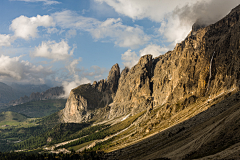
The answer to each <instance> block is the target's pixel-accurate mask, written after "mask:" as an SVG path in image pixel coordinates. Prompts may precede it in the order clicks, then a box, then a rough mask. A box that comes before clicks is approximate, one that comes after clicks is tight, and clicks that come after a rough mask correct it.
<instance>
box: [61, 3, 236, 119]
mask: <svg viewBox="0 0 240 160" xmlns="http://www.w3.org/2000/svg"><path fill="white" fill-rule="evenodd" d="M239 15H240V11H239V7H237V8H235V9H233V10H232V11H231V13H230V14H229V15H228V16H226V17H225V18H223V19H222V20H220V21H218V22H217V23H215V24H212V25H209V26H207V27H204V26H198V27H196V24H195V25H194V26H193V30H192V31H191V33H190V34H189V35H188V36H187V37H186V39H185V40H184V41H182V42H181V43H179V44H177V45H176V47H175V48H174V50H173V51H169V52H167V53H166V54H164V55H161V56H159V57H156V58H152V56H151V55H146V56H143V57H141V58H140V60H139V62H138V64H137V65H135V66H134V67H133V68H131V69H127V68H126V69H124V70H123V71H122V73H121V75H120V79H119V67H118V65H117V64H116V65H114V66H113V67H112V69H111V71H110V72H109V76H108V79H107V80H105V81H104V80H101V81H99V82H94V83H93V84H87V85H82V86H79V87H78V88H76V89H74V90H72V92H71V94H70V97H69V99H68V102H67V105H66V108H65V109H64V111H63V115H64V121H65V122H69V121H70V122H82V121H86V120H89V119H92V118H94V117H95V116H98V115H97V112H96V111H95V110H96V109H97V108H104V107H105V110H106V112H105V116H104V117H105V118H106V119H113V118H116V117H119V116H123V115H127V114H129V113H130V114H131V115H134V114H136V113H138V112H141V111H143V110H146V109H151V108H152V107H157V106H161V105H164V104H169V105H171V104H176V103H178V102H179V101H182V100H184V101H189V102H190V103H192V102H195V100H196V99H198V98H200V97H210V98H211V99H214V98H215V97H216V96H217V95H219V94H221V93H224V92H227V91H229V90H238V89H239V85H240V81H239V76H240V72H239V62H240V54H239V45H240V44H239V43H240V41H239V36H240V32H239V31H240V30H239ZM149 54H151V53H149ZM93 110H94V112H93ZM168 110H169V109H168ZM170 110H171V111H170V112H174V111H175V110H176V108H171V107H170ZM73 115H75V116H73ZM86 117H87V118H86Z"/></svg>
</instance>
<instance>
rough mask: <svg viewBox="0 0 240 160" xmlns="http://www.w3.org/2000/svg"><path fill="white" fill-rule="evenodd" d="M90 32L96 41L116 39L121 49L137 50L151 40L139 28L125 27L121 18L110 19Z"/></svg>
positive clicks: (116, 43)
mask: <svg viewBox="0 0 240 160" xmlns="http://www.w3.org/2000/svg"><path fill="white" fill-rule="evenodd" d="M89 31H90V32H91V34H92V36H93V37H94V38H95V39H97V40H98V39H104V38H107V37H110V38H112V39H114V41H115V42H114V43H115V45H118V46H120V47H131V48H136V47H138V46H139V45H143V44H145V43H146V42H148V41H149V40H150V37H149V36H147V35H145V33H144V31H143V30H142V29H141V28H140V27H139V26H135V27H131V26H126V25H123V24H122V22H121V19H120V18H118V19H114V18H109V19H107V20H106V21H104V22H102V23H100V24H99V25H98V26H97V27H96V28H93V29H91V30H89Z"/></svg>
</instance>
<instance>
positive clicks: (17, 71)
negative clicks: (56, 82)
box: [0, 55, 53, 84]
mask: <svg viewBox="0 0 240 160" xmlns="http://www.w3.org/2000/svg"><path fill="white" fill-rule="evenodd" d="M20 58H21V56H20V57H13V58H11V57H9V56H5V55H1V56H0V80H1V81H8V82H11V81H14V80H18V81H22V82H23V81H25V82H28V83H31V84H33V83H36V84H39V83H44V78H46V77H47V76H49V75H50V74H52V73H53V72H52V70H51V68H45V67H43V66H41V65H39V66H36V65H33V64H32V63H30V62H28V61H21V60H20Z"/></svg>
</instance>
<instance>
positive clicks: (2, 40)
mask: <svg viewBox="0 0 240 160" xmlns="http://www.w3.org/2000/svg"><path fill="white" fill-rule="evenodd" d="M10 45H11V36H10V35H6V34H0V47H1V46H10Z"/></svg>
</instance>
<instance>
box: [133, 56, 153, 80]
mask: <svg viewBox="0 0 240 160" xmlns="http://www.w3.org/2000/svg"><path fill="white" fill-rule="evenodd" d="M152 62H153V58H152V55H151V54H148V55H144V56H142V57H141V58H140V59H139V62H138V64H137V65H136V66H141V68H146V69H147V71H148V73H147V75H148V76H151V75H152Z"/></svg>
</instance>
